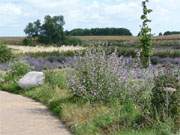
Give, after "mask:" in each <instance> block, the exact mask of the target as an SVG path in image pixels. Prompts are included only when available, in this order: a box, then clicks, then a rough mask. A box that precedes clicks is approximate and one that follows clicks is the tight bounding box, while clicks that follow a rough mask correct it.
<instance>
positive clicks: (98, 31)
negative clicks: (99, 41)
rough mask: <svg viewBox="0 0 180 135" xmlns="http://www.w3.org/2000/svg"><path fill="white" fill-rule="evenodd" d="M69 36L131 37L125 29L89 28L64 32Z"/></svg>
mask: <svg viewBox="0 0 180 135" xmlns="http://www.w3.org/2000/svg"><path fill="white" fill-rule="evenodd" d="M65 33H66V35H70V36H131V35H132V33H131V32H130V30H128V29H126V28H91V29H81V28H78V29H73V30H71V31H65Z"/></svg>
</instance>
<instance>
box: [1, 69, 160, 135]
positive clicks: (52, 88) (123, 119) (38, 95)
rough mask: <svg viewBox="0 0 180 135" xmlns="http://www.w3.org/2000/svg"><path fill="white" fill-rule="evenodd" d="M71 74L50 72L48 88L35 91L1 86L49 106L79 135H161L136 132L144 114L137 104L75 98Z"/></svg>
mask: <svg viewBox="0 0 180 135" xmlns="http://www.w3.org/2000/svg"><path fill="white" fill-rule="evenodd" d="M69 70H70V69H66V70H54V71H46V72H45V74H46V81H45V84H44V85H43V86H40V87H37V88H33V89H31V90H26V91H23V90H20V88H16V89H15V91H13V89H12V88H11V87H13V85H14V84H11V83H9V84H6V86H5V85H2V84H0V86H1V88H2V89H3V90H8V89H11V91H10V92H15V93H17V91H19V92H18V93H19V94H21V95H24V96H27V97H30V98H32V99H34V100H36V101H39V102H41V103H43V104H45V105H46V106H48V108H49V110H51V111H52V112H53V113H54V114H55V115H57V116H58V117H59V118H60V119H61V120H62V121H63V122H64V123H65V125H66V126H67V127H68V128H69V130H71V131H72V133H73V134H75V135H84V134H86V135H107V134H109V135H157V134H156V132H155V130H153V129H142V130H136V128H132V126H131V124H132V122H134V121H135V120H136V118H137V117H138V116H140V114H141V112H140V110H138V108H137V107H136V106H135V105H133V104H127V105H121V104H120V103H119V101H118V100H114V101H112V102H111V103H107V104H102V103H94V104H90V103H89V102H85V101H84V100H82V99H80V98H77V97H74V96H73V95H72V94H71V92H70V91H69V90H68V87H67V81H66V74H67V72H68V71H69ZM3 86H4V88H3ZM129 105H130V106H129ZM127 108H131V109H130V110H129V109H128V111H126V110H127Z"/></svg>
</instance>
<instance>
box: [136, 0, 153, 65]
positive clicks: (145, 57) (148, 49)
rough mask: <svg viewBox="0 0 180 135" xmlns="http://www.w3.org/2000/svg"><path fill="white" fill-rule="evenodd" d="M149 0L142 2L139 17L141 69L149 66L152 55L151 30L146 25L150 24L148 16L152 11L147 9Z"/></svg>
mask: <svg viewBox="0 0 180 135" xmlns="http://www.w3.org/2000/svg"><path fill="white" fill-rule="evenodd" d="M148 2H149V0H143V1H142V7H143V14H142V15H141V20H142V26H141V31H140V34H139V40H140V42H141V49H142V50H141V63H142V65H143V67H145V68H146V67H148V66H149V64H150V56H151V55H152V34H151V28H150V27H149V26H148V23H150V22H151V20H150V19H149V17H148V15H149V14H150V13H151V12H152V9H149V8H148V7H147V3H148Z"/></svg>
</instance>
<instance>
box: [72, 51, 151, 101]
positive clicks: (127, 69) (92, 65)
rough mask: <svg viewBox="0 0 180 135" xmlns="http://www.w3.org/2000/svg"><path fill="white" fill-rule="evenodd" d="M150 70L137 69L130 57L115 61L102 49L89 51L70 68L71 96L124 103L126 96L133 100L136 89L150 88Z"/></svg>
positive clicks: (116, 58)
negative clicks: (71, 69) (116, 100)
mask: <svg viewBox="0 0 180 135" xmlns="http://www.w3.org/2000/svg"><path fill="white" fill-rule="evenodd" d="M153 70H154V69H153V68H148V69H141V68H140V67H139V64H138V63H137V62H136V61H135V60H134V59H132V58H124V57H120V58H119V57H118V56H117V55H116V54H115V53H112V54H111V55H108V56H107V55H106V54H105V52H104V51H103V50H101V49H99V50H98V51H97V50H94V49H93V50H90V51H87V52H86V53H85V56H84V57H80V59H79V61H78V62H77V63H76V64H75V65H74V70H73V71H72V72H71V73H70V75H69V76H70V77H69V86H70V89H71V90H72V92H73V93H74V95H76V96H79V97H82V98H85V99H87V100H90V101H108V100H110V99H111V98H116V97H118V98H119V99H121V100H122V101H125V100H126V98H127V96H129V97H131V99H133V100H137V99H138V95H136V94H137V93H138V92H139V91H140V90H142V89H144V88H145V87H146V89H149V90H150V89H152V87H153V84H152V83H153V82H152V81H150V80H152V78H153ZM125 95H126V96H125Z"/></svg>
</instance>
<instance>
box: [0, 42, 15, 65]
mask: <svg viewBox="0 0 180 135" xmlns="http://www.w3.org/2000/svg"><path fill="white" fill-rule="evenodd" d="M12 58H13V54H12V52H11V50H10V49H9V48H8V47H7V46H6V45H3V44H1V43H0V63H4V62H7V61H9V60H11V59H12Z"/></svg>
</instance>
